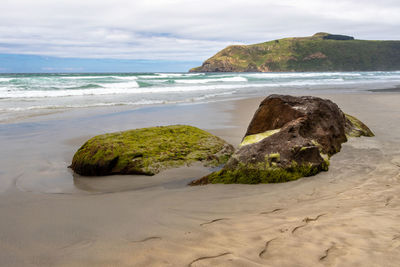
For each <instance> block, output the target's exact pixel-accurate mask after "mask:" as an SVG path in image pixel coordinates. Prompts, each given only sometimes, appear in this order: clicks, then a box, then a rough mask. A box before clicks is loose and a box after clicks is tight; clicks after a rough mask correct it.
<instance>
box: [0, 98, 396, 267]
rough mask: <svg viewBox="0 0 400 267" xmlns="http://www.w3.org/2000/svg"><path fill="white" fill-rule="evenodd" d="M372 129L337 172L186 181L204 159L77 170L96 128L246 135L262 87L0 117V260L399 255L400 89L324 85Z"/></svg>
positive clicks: (223, 261)
mask: <svg viewBox="0 0 400 267" xmlns="http://www.w3.org/2000/svg"><path fill="white" fill-rule="evenodd" d="M323 97H325V98H330V99H332V100H333V101H334V102H336V103H337V104H338V105H339V106H340V107H341V108H342V109H343V111H345V112H346V113H349V114H351V115H354V116H356V117H358V118H359V119H360V120H362V121H363V122H365V123H366V124H367V125H368V126H369V127H370V128H371V130H372V131H374V133H375V134H376V137H374V138H353V139H351V140H349V142H347V143H346V144H344V145H343V147H342V151H341V152H340V153H338V154H336V155H335V156H333V157H332V159H331V166H330V170H329V171H328V172H324V173H320V174H318V175H316V176H314V177H308V178H303V179H299V180H297V181H294V182H289V183H283V184H263V185H207V186H198V187H188V186H186V185H185V184H186V183H187V181H188V180H190V179H192V178H196V176H198V177H199V176H202V175H203V174H204V173H206V172H208V171H209V170H207V169H205V168H202V167H199V166H197V165H194V166H191V167H189V168H182V169H179V170H171V171H168V172H166V173H164V174H161V175H159V176H154V177H135V176H114V177H102V178H99V179H91V178H85V177H80V176H73V174H72V173H71V171H70V170H69V169H68V168H67V166H68V165H69V164H70V161H71V158H72V155H73V153H74V152H75V151H76V149H78V148H79V146H80V145H81V144H82V143H83V142H84V141H85V140H86V139H87V138H88V137H90V136H93V135H96V134H101V133H104V132H112V131H119V130H125V129H130V128H138V127H147V126H154V125H166V124H191V125H194V126H198V127H200V128H203V129H205V130H208V131H210V132H212V133H214V134H217V135H218V136H221V137H222V138H224V139H226V140H227V141H229V142H231V143H232V144H234V145H237V144H238V143H239V142H240V140H241V138H242V136H243V134H244V132H245V131H246V127H247V125H248V123H249V121H250V119H251V117H252V115H253V113H254V111H255V110H256V109H257V106H258V104H259V102H260V101H261V99H262V98H255V99H245V100H236V101H225V102H218V103H209V104H196V105H177V106H164V107H151V108H144V109H139V110H133V111H129V110H126V111H120V112H112V113H107V112H99V113H98V114H93V113H91V114H90V115H87V116H85V115H84V114H82V115H81V116H77V115H76V114H74V115H73V116H68V114H63V115H60V114H54V115H53V117H52V116H49V117H46V118H45V119H43V120H38V119H37V118H36V119H35V121H33V122H29V121H24V122H21V123H14V124H3V125H0V145H1V147H2V149H1V158H2V160H1V163H0V167H1V168H0V176H1V182H0V214H1V215H2V216H1V219H0V266H355V265H359V266H398V265H399V263H400V253H399V250H400V205H399V204H400V199H399V195H400V150H399V147H400V104H399V103H400V94H395V93H382V94H378V93H376V94H375V93H374V94H372V93H370V94H359V95H351V94H348V95H330V96H327V95H325V96H323Z"/></svg>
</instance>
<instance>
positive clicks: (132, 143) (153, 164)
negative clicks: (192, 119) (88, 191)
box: [70, 125, 234, 176]
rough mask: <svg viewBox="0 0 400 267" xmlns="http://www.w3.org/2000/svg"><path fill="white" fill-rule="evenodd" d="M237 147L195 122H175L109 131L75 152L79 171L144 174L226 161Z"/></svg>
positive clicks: (75, 167) (86, 172)
mask: <svg viewBox="0 0 400 267" xmlns="http://www.w3.org/2000/svg"><path fill="white" fill-rule="evenodd" d="M233 151H234V148H233V147H232V146H231V145H229V144H228V143H226V142H225V141H224V140H222V139H221V138H219V137H216V136H214V135H212V134H210V133H208V132H206V131H203V130H201V129H198V128H196V127H192V126H186V125H173V126H160V127H151V128H143V129H135V130H129V131H124V132H117V133H109V134H103V135H98V136H95V137H93V138H91V139H89V140H88V141H87V142H86V143H85V144H84V145H83V146H82V147H81V148H79V150H78V151H77V152H76V153H75V155H74V157H73V160H72V164H71V166H70V167H71V168H72V169H73V170H74V171H75V172H76V173H78V174H81V175H87V176H93V175H110V174H144V175H154V174H156V173H158V172H160V171H161V170H164V169H167V168H174V167H179V166H184V165H187V164H190V163H192V162H195V161H200V162H202V163H203V164H204V165H206V166H218V165H220V164H223V163H225V162H226V161H227V160H228V159H229V157H230V155H231V154H232V153H233Z"/></svg>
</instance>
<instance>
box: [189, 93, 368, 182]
mask: <svg viewBox="0 0 400 267" xmlns="http://www.w3.org/2000/svg"><path fill="white" fill-rule="evenodd" d="M362 135H364V136H373V133H372V132H371V130H370V129H368V127H367V126H366V125H365V124H363V123H362V122H360V121H359V120H358V119H356V118H355V117H353V116H350V115H347V114H344V113H343V112H342V111H341V110H340V109H339V107H338V106H337V105H336V104H335V103H333V102H332V101H330V100H326V99H321V98H318V97H310V96H304V97H294V96H285V95H271V96H269V97H267V98H266V99H265V100H264V101H262V102H261V104H260V107H259V108H258V110H257V111H256V113H255V114H254V117H253V119H252V121H251V122H250V125H249V127H248V129H247V132H246V134H245V137H244V138H243V141H242V143H241V144H240V145H239V149H238V150H237V151H236V152H235V153H234V154H233V155H232V157H231V158H230V159H229V161H228V162H227V164H226V165H225V166H224V168H223V169H222V170H220V171H217V172H214V173H212V174H210V175H207V176H205V177H203V178H201V179H199V180H196V181H194V182H192V183H191V184H192V185H198V184H207V183H246V184H255V183H276V182H285V181H292V180H296V179H298V178H300V177H305V176H312V175H315V174H317V173H319V172H321V171H327V170H328V168H329V158H330V156H332V155H333V154H335V153H337V152H339V151H340V149H341V144H342V143H344V142H346V141H347V137H350V136H362Z"/></svg>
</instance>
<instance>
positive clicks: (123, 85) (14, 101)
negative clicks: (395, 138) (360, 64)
mask: <svg viewBox="0 0 400 267" xmlns="http://www.w3.org/2000/svg"><path fill="white" fill-rule="evenodd" d="M399 84H400V71H392V72H321V73H318V72H313V73H112V74H104V73H99V74H87V73H85V74H79V73H76V74H70V73H68V74H0V122H6V121H12V120H13V119H15V118H19V117H24V116H31V115H40V114H44V113H48V112H52V111H55V110H60V111H62V110H65V109H79V108H90V107H102V106H143V105H162V104H172V103H193V102H209V101H218V100H223V99H235V98H243V97H252V96H264V95H265V96H266V95H269V94H272V93H280V94H304V95H308V94H311V95H312V94H336V93H340V94H341V93H360V92H364V93H370V92H369V91H368V90H371V89H386V88H392V87H396V86H398V85H399Z"/></svg>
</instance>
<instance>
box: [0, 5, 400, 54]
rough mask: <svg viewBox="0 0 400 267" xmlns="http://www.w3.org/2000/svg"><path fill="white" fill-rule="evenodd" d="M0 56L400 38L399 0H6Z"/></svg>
mask: <svg viewBox="0 0 400 267" xmlns="http://www.w3.org/2000/svg"><path fill="white" fill-rule="evenodd" d="M0 8H1V16H0V25H1V26H0V53H18V54H37V55H49V56H62V57H86V58H123V59H169V60H204V59H206V58H208V57H209V56H211V55H212V54H214V53H215V52H217V51H218V50H220V49H222V48H223V47H225V46H227V45H229V44H233V43H254V42H263V41H266V40H271V39H276V38H282V37H288V36H306V35H311V34H313V33H315V32H318V31H326V32H332V33H340V34H350V35H354V36H355V37H357V38H360V39H400V32H399V31H398V26H399V25H400V16H398V14H399V13H400V2H398V1H394V0H380V1H373V0H366V1H357V0H349V1H345V0H338V1H334V2H328V1H323V0H281V1H270V0H264V1H262V0H247V1H237V0H231V1H215V0H213V1H210V0H202V1H184V0H148V1H138V0H133V1H132V0H114V1H100V0H96V1H95V0H85V1H82V0H68V1H54V0H35V1H32V0H3V1H2V3H1V7H0Z"/></svg>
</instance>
